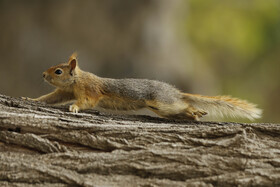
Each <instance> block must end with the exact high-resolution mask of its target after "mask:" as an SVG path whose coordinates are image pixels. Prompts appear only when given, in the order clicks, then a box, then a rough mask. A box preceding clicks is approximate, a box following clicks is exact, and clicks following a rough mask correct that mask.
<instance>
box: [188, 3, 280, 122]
mask: <svg viewBox="0 0 280 187" xmlns="http://www.w3.org/2000/svg"><path fill="white" fill-rule="evenodd" d="M184 23H185V27H184V30H185V33H186V35H187V37H188V38H189V41H190V45H192V47H193V48H195V49H196V52H197V53H198V55H199V56H201V57H202V59H204V61H201V62H200V63H207V68H209V67H211V68H212V70H211V71H212V72H214V73H215V76H216V78H217V79H218V80H220V82H219V83H220V84H221V85H222V89H223V91H224V93H223V94H229V93H230V94H232V95H235V96H240V97H245V98H246V99H248V100H251V101H253V102H256V103H259V104H260V107H261V108H264V111H265V116H264V119H263V121H278V122H279V121H280V117H279V115H278V112H279V108H280V107H279V106H280V97H279V95H280V94H279V93H280V84H279V80H280V74H279V70H280V65H279V64H280V62H279V59H280V53H279V50H280V47H279V46H280V45H279V44H280V1H277V0H266V1H263V0H254V1H251V0H237V1H221V0H213V1H205V0H189V1H188V13H187V15H186V20H185V22H184ZM209 64H210V65H209ZM275 92H278V94H275ZM272 97H273V98H272ZM275 105H277V106H278V107H275ZM275 109H276V111H275Z"/></svg>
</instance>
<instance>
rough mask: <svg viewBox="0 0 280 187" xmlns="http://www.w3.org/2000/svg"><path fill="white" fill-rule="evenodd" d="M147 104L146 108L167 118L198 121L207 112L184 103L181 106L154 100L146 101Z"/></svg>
mask: <svg viewBox="0 0 280 187" xmlns="http://www.w3.org/2000/svg"><path fill="white" fill-rule="evenodd" d="M147 104H148V108H149V109H150V110H152V111H153V112H154V113H156V114H157V115H159V116H161V117H163V118H168V119H178V120H194V121H199V119H200V118H201V117H203V116H204V115H206V114H207V112H205V111H203V110H197V109H196V108H194V107H192V106H186V105H185V104H184V105H183V106H182V105H179V104H162V103H155V102H148V103H147Z"/></svg>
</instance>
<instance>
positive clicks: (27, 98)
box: [20, 97, 35, 101]
mask: <svg viewBox="0 0 280 187" xmlns="http://www.w3.org/2000/svg"><path fill="white" fill-rule="evenodd" d="M20 98H21V99H23V100H26V101H35V99H32V98H29V97H20Z"/></svg>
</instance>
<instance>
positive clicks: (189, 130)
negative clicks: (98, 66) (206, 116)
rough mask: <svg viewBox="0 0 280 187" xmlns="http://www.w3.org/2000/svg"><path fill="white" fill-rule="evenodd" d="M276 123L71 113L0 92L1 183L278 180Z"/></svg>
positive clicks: (195, 183) (205, 183)
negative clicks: (174, 119)
mask: <svg viewBox="0 0 280 187" xmlns="http://www.w3.org/2000/svg"><path fill="white" fill-rule="evenodd" d="M279 142H280V125H279V124H238V123H216V122H188V121H184V122H176V121H171V120H164V119H159V118H153V117H147V116H120V115H108V114H103V113H100V112H96V111H86V112H85V113H79V114H73V113H70V112H68V111H67V109H66V108H64V107H56V108H53V107H50V106H46V105H44V104H42V103H34V102H29V101H24V100H21V99H17V98H11V97H7V96H3V95H0V186H10V185H12V186H33V185H36V186H69V185H70V186H71V185H72V186H186V185H190V186H232V185H233V186H237V185H240V186H278V185H280V143H279Z"/></svg>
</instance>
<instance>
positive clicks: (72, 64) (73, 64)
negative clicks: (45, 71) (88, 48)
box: [69, 58, 77, 72]
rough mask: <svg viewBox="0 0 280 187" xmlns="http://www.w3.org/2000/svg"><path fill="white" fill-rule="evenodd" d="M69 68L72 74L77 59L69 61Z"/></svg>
mask: <svg viewBox="0 0 280 187" xmlns="http://www.w3.org/2000/svg"><path fill="white" fill-rule="evenodd" d="M69 66H70V68H71V72H72V71H73V70H74V69H75V68H76V66H77V59H75V58H74V59H72V60H70V61H69Z"/></svg>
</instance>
